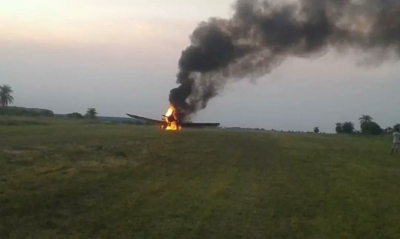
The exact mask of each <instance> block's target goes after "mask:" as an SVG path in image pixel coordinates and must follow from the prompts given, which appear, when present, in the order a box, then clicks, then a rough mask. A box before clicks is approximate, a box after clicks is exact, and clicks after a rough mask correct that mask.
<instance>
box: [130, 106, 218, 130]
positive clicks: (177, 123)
mask: <svg viewBox="0 0 400 239" xmlns="http://www.w3.org/2000/svg"><path fill="white" fill-rule="evenodd" d="M127 115H128V116H129V117H131V118H134V119H138V120H143V121H145V122H146V123H147V124H152V125H159V126H160V129H163V130H171V131H176V130H182V128H204V127H218V126H219V125H220V124H219V123H192V122H185V121H181V120H180V119H179V117H178V111H177V110H176V108H175V107H174V106H173V105H170V106H169V107H168V110H167V112H166V113H165V115H163V117H162V119H161V120H156V119H150V118H145V117H142V116H137V115H131V114H127Z"/></svg>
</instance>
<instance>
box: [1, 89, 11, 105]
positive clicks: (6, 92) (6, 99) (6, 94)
mask: <svg viewBox="0 0 400 239" xmlns="http://www.w3.org/2000/svg"><path fill="white" fill-rule="evenodd" d="M11 93H13V90H12V89H11V87H10V86H9V85H2V86H0V101H1V106H2V107H7V106H8V105H9V104H12V103H13V101H14V97H12V95H11Z"/></svg>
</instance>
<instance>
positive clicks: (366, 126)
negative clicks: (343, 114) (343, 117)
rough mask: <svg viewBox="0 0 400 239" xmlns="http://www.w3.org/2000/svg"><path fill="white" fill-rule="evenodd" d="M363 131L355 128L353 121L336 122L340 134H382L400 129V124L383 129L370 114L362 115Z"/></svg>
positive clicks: (336, 129)
mask: <svg viewBox="0 0 400 239" xmlns="http://www.w3.org/2000/svg"><path fill="white" fill-rule="evenodd" d="M358 120H359V122H360V129H361V131H357V130H356V129H355V125H354V123H353V122H350V121H346V122H343V123H340V122H339V123H336V128H335V131H336V133H338V134H353V133H361V134H366V135H380V134H384V133H391V132H393V130H394V129H400V124H396V125H394V126H393V128H392V127H388V128H386V129H383V128H382V127H381V126H380V125H379V124H378V123H376V122H375V121H374V119H373V118H372V117H371V116H370V115H362V116H361V117H360V118H359V119H358Z"/></svg>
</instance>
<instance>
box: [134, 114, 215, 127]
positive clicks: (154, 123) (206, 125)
mask: <svg viewBox="0 0 400 239" xmlns="http://www.w3.org/2000/svg"><path fill="white" fill-rule="evenodd" d="M126 115H128V116H129V117H131V118H134V119H137V120H143V121H146V123H147V124H152V125H163V124H166V122H165V121H162V120H155V119H150V118H146V117H142V116H137V115H131V114H126ZM179 125H180V126H181V127H184V128H204V127H218V126H219V125H220V124H219V123H185V122H184V123H180V124H179Z"/></svg>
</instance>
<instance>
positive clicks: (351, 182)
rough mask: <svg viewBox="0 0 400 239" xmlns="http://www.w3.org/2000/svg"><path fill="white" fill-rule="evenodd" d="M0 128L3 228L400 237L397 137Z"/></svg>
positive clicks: (87, 233) (43, 234)
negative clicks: (394, 147)
mask: <svg viewBox="0 0 400 239" xmlns="http://www.w3.org/2000/svg"><path fill="white" fill-rule="evenodd" d="M37 122H42V121H40V120H39V121H37ZM0 136H1V137H0V238H7V239H12V238H49V239H50V238H52V239H53V238H171V239H177V238H185V239H186V238H218V239H219V238H334V239H337V238H363V239H365V238H374V239H376V238H400V227H399V223H400V200H399V199H400V154H399V155H394V156H391V155H389V151H390V147H391V139H390V138H388V137H377V138H363V137H350V136H349V137H347V136H332V135H318V136H317V135H290V134H268V133H244V132H240V133H239V132H237V133H235V132H224V131H218V130H184V131H182V132H165V131H160V130H158V129H157V128H151V127H138V126H115V125H103V124H86V123H82V122H56V121H54V122H53V121H45V123H43V122H42V123H38V124H27V125H24V126H12V127H8V126H0Z"/></svg>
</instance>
